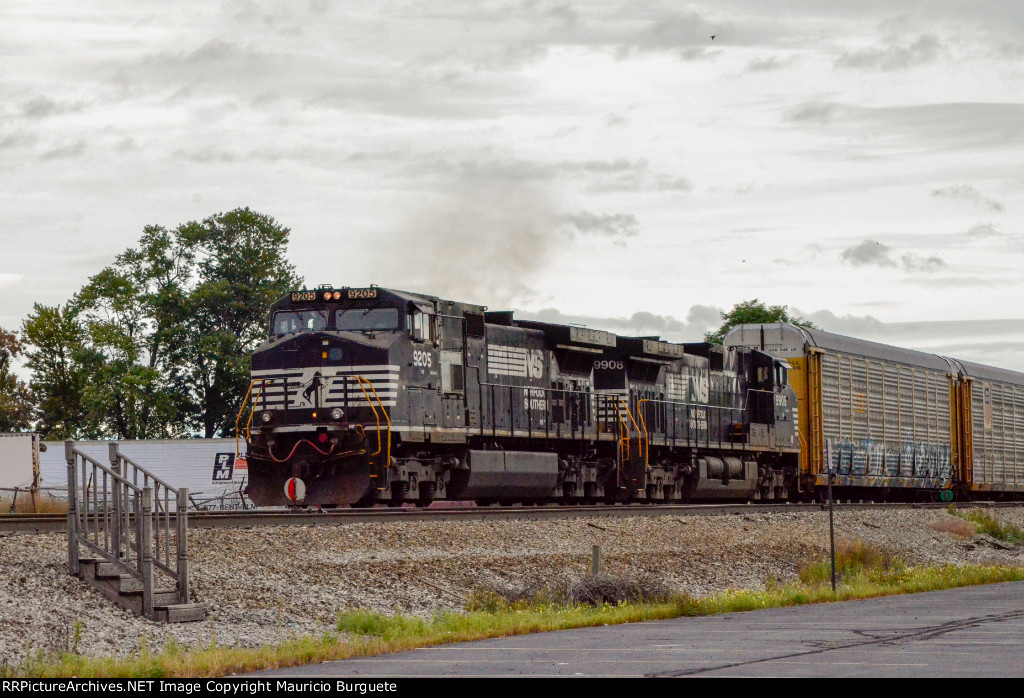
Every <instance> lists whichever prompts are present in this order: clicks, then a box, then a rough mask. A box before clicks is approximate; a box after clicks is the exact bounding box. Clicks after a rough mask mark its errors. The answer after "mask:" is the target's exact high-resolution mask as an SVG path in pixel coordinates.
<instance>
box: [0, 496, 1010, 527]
mask: <svg viewBox="0 0 1024 698" xmlns="http://www.w3.org/2000/svg"><path fill="white" fill-rule="evenodd" d="M960 505H961V506H964V507H988V508H1008V507H1020V506H1024V502H960ZM948 506H949V505H948V504H946V503H943V502H917V503H906V502H879V503H873V502H847V503H841V502H836V509H837V510H839V511H857V510H860V511H869V510H883V509H898V508H911V509H945V508H947V507H948ZM827 509H828V505H827V504H817V503H814V504H803V503H801V504H792V503H790V504H762V503H751V504H664V505H651V504H618V505H594V506H589V505H579V506H559V505H537V506H529V507H524V506H518V507H437V508H430V509H427V508H417V507H402V508H394V509H392V508H388V507H384V508H377V509H332V510H328V511H324V512H314V511H308V510H300V511H287V510H283V509H276V510H272V509H265V510H257V511H192V512H189V517H188V521H189V528H251V527H254V526H344V525H347V524H355V523H373V522H377V523H381V522H399V521H402V522H412V521H514V520H520V521H529V520H540V519H573V518H606V517H613V518H622V517H627V516H650V517H658V516H726V515H739V514H784V513H785V514H788V513H796V512H815V511H826V510H827ZM174 518H175V515H174V514H173V513H172V514H171V519H174ZM66 530H67V515H66V514H2V515H0V532H29V533H31V532H38V533H43V532H59V531H66Z"/></svg>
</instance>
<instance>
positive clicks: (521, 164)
mask: <svg viewBox="0 0 1024 698" xmlns="http://www.w3.org/2000/svg"><path fill="white" fill-rule="evenodd" d="M392 155H394V156H395V157H396V158H397V159H401V160H403V161H408V154H404V153H392ZM364 157H366V155H364ZM405 174H406V175H407V176H410V177H413V178H417V179H418V178H423V177H429V178H434V177H437V176H438V175H442V176H445V177H456V178H458V179H460V180H486V181H509V182H523V183H544V182H548V183H554V182H559V181H564V180H567V179H580V180H583V181H584V182H585V186H586V187H587V189H588V190H589V191H593V192H611V191H675V192H689V191H692V190H693V188H694V185H693V182H691V181H690V180H689V179H687V178H685V177H679V176H676V175H667V174H664V173H661V172H655V171H652V169H651V166H650V164H649V163H648V162H647V160H630V159H627V158H617V159H615V160H558V161H555V162H543V161H539V160H524V159H520V158H505V157H494V156H493V155H489V156H488V157H473V158H466V159H462V160H451V159H449V158H448V157H447V156H446V155H433V156H424V157H422V158H420V159H418V160H416V161H414V162H412V163H411V164H407V165H406V167H405Z"/></svg>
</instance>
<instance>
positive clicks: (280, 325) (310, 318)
mask: <svg viewBox="0 0 1024 698" xmlns="http://www.w3.org/2000/svg"><path fill="white" fill-rule="evenodd" d="M325 327H327V311H326V310H280V311H278V312H276V313H274V334H275V335H283V334H291V333H292V332H317V331H319V330H322V329H324V328H325Z"/></svg>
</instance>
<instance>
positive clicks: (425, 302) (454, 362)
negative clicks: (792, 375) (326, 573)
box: [239, 286, 800, 506]
mask: <svg viewBox="0 0 1024 698" xmlns="http://www.w3.org/2000/svg"><path fill="white" fill-rule="evenodd" d="M788 372H789V365H788V364H787V362H786V361H785V360H784V359H780V358H774V357H772V356H771V355H769V354H768V353H765V352H762V351H760V350H758V349H754V348H747V347H740V348H736V349H734V350H732V351H725V350H723V349H722V347H720V346H716V345H711V344H705V343H694V344H673V343H669V342H664V341H661V340H660V339H658V338H656V337H619V336H616V335H614V334H612V333H609V332H603V331H600V330H593V329H588V328H583V327H576V326H570V325H557V324H550V323H543V322H533V321H523V320H516V319H515V318H514V316H513V314H512V313H511V312H488V311H487V308H486V307H485V306H479V305H472V304H468V303H459V302H455V301H449V300H443V299H440V298H437V297H434V296H428V295H423V294H418V293H409V292H405V291H397V290H391V289H384V288H379V287H375V286H374V287H370V288H347V287H344V288H334V287H328V286H324V287H320V288H317V289H313V290H302V291H296V292H294V293H292V294H290V295H289V296H286V297H285V298H282V299H281V300H279V301H277V302H276V303H274V304H273V306H272V307H271V310H270V339H269V341H268V342H266V343H264V344H263V345H262V346H260V347H259V348H258V349H257V350H256V351H255V353H254V355H253V357H252V374H251V378H252V382H251V384H250V387H249V394H248V396H247V398H246V403H247V404H246V405H243V412H240V413H239V428H240V430H242V431H244V433H245V438H246V443H247V454H246V457H247V460H248V464H249V478H250V479H249V484H248V488H247V491H246V492H247V494H248V496H249V498H250V499H251V500H252V501H253V502H254V503H255V504H257V505H260V506H279V505H290V506H295V505H297V506H311V505H322V506H339V505H349V504H350V505H354V506H368V505H373V504H377V503H382V504H390V505H393V506H398V505H401V504H402V503H404V502H406V501H414V502H416V503H418V504H420V505H428V504H430V503H431V502H432V501H434V500H435V499H448V500H473V501H476V502H477V503H478V504H489V503H494V502H498V503H503V504H509V503H517V502H518V503H524V504H531V503H541V502H552V501H561V502H566V503H583V502H588V503H589V502H609V503H613V502H628V501H641V502H678V501H684V500H713V499H735V500H745V499H762V500H783V499H786V498H787V497H788V496H790V494H791V493H792V492H791V489H792V488H793V487H794V486H795V484H796V482H797V470H798V456H799V453H800V444H799V438H798V432H797V426H798V425H797V419H798V416H797V399H796V394H795V393H794V392H793V390H792V388H791V387H790V386H789V384H788ZM246 409H248V411H249V412H248V418H247V419H246V420H244V424H243V420H242V417H243V414H244V411H245V410H246Z"/></svg>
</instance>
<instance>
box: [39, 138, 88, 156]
mask: <svg viewBox="0 0 1024 698" xmlns="http://www.w3.org/2000/svg"><path fill="white" fill-rule="evenodd" d="M85 149H86V143H85V141H84V140H82V139H79V140H76V141H74V142H72V143H68V144H67V145H62V146H58V147H56V148H52V149H50V150H47V151H46V152H45V153H43V154H42V155H41V156H40V157H41V158H42V159H43V160H61V159H64V158H76V157H78V156H79V155H81V154H82V153H84V152H85Z"/></svg>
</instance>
